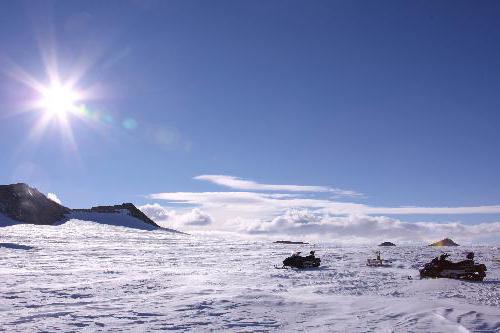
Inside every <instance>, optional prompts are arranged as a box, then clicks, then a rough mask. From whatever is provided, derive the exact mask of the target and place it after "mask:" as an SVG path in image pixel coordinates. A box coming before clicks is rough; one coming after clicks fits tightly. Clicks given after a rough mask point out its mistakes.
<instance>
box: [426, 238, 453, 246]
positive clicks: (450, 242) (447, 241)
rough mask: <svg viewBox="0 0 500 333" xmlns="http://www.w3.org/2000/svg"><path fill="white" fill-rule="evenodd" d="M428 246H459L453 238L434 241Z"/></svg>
mask: <svg viewBox="0 0 500 333" xmlns="http://www.w3.org/2000/svg"><path fill="white" fill-rule="evenodd" d="M429 246H459V245H458V244H457V243H455V242H454V241H453V240H451V239H449V238H445V239H442V240H440V241H437V242H435V243H432V244H429Z"/></svg>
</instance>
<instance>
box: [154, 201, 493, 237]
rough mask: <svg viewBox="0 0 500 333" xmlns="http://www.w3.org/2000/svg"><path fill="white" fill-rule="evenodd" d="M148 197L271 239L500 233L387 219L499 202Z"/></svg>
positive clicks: (484, 210)
mask: <svg viewBox="0 0 500 333" xmlns="http://www.w3.org/2000/svg"><path fill="white" fill-rule="evenodd" d="M149 197H150V198H151V199H155V200H165V201H167V202H169V203H174V204H184V205H190V206H194V207H196V208H194V210H193V212H194V211H195V209H197V208H198V209H199V210H200V212H204V214H207V215H209V216H210V217H211V228H210V230H214V231H233V232H240V233H244V234H251V235H275V236H276V237H277V236H278V235H280V234H281V235H296V236H304V237H306V238H307V237H313V238H321V239H331V240H341V239H355V240H357V241H362V242H373V241H374V240H377V241H378V240H384V239H385V240H391V239H392V240H401V241H417V240H424V241H430V240H437V239H440V238H444V237H454V238H456V239H458V240H471V239H480V238H487V237H490V238H491V237H496V239H497V240H498V238H499V237H500V223H482V224H475V225H469V224H462V223H457V222H453V223H435V222H417V223H410V222H404V221H402V220H398V219H395V218H392V217H390V215H400V216H401V215H463V214H500V206H498V205H494V206H465V207H413V206H407V207H373V206H369V205H365V204H360V203H353V202H338V201H333V200H328V199H318V198H311V197H304V196H303V195H300V194H280V193H256V192H165V193H156V194H152V195H150V196H149ZM158 206H159V205H158ZM160 207H161V206H160ZM168 212H170V211H168ZM163 214H167V213H163ZM177 215H178V214H177V213H176V214H174V217H172V218H167V219H166V220H169V219H172V220H182V219H179V218H178V216H177ZM387 215H389V216H387ZM187 216H191V217H192V216H196V214H195V213H193V214H190V215H187ZM160 217H161V216H160ZM160 217H159V218H160ZM186 218H187V217H186ZM153 219H154V218H153Z"/></svg>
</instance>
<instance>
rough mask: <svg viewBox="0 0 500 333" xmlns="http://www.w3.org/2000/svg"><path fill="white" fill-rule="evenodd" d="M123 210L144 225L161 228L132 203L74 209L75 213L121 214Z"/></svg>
mask: <svg viewBox="0 0 500 333" xmlns="http://www.w3.org/2000/svg"><path fill="white" fill-rule="evenodd" d="M122 210H126V211H128V212H127V214H128V215H130V216H133V217H135V218H136V219H138V220H141V221H142V222H144V223H147V224H150V225H152V226H155V227H158V228H161V227H160V226H159V225H158V224H156V223H155V222H154V221H153V220H151V219H150V218H149V217H147V216H146V214H144V213H143V212H141V211H140V210H139V209H138V208H137V207H136V206H134V204H132V203H130V202H128V203H122V204H121V205H114V206H96V207H92V208H90V209H73V211H74V212H91V213H120V212H121V211H122Z"/></svg>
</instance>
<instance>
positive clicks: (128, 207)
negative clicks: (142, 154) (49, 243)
mask: <svg viewBox="0 0 500 333" xmlns="http://www.w3.org/2000/svg"><path fill="white" fill-rule="evenodd" d="M120 213H121V214H125V215H128V216H125V217H126V218H121V217H120V215H117V214H120ZM107 214H110V215H107ZM115 214H116V215H115ZM122 216H123V215H122ZM130 217H132V218H130ZM2 219H3V220H6V221H7V222H5V221H4V222H2ZM70 219H84V220H86V221H94V222H97V223H103V224H112V225H117V226H129V227H132V228H139V229H145V230H155V229H162V230H165V231H170V232H176V233H182V232H180V231H177V230H174V229H168V228H163V227H160V226H159V225H158V224H156V223H155V222H154V221H153V220H151V219H150V218H149V217H147V216H146V214H144V213H143V212H141V211H140V210H139V209H138V208H137V207H135V206H134V204H132V203H123V204H121V205H114V206H96V207H92V208H90V209H70V208H67V207H64V206H62V205H60V204H58V203H57V202H54V201H52V200H50V199H48V198H47V197H46V196H45V195H44V194H43V193H41V192H40V191H38V190H37V189H36V188H33V187H30V186H28V185H26V184H22V183H20V184H11V185H0V225H2V226H8V225H12V224H17V223H27V224H38V225H54V224H60V223H64V222H66V221H68V220H70ZM143 223H144V224H143Z"/></svg>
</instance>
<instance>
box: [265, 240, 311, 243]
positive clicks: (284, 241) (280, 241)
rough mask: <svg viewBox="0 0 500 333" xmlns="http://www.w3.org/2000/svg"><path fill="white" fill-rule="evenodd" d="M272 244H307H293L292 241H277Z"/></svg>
mask: <svg viewBox="0 0 500 333" xmlns="http://www.w3.org/2000/svg"><path fill="white" fill-rule="evenodd" d="M273 243H274V244H309V243H306V242H294V241H288V240H279V241H275V242H273Z"/></svg>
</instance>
